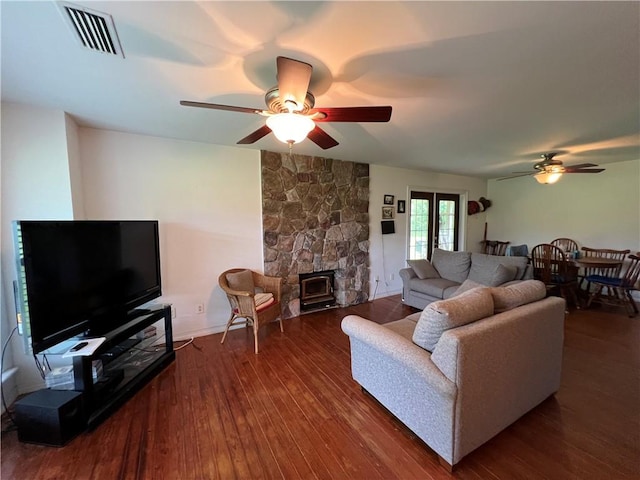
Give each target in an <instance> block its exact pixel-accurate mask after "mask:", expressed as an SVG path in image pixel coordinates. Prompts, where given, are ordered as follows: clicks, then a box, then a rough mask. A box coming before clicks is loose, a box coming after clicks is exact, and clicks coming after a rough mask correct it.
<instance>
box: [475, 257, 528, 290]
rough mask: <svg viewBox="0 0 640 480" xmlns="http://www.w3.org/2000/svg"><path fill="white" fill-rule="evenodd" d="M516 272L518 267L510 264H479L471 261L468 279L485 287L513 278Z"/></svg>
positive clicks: (500, 283) (494, 285)
mask: <svg viewBox="0 0 640 480" xmlns="http://www.w3.org/2000/svg"><path fill="white" fill-rule="evenodd" d="M517 273H518V269H517V268H516V267H515V266H511V265H503V264H502V263H494V264H484V265H482V264H480V265H479V264H478V263H477V262H472V263H471V270H469V280H473V281H474V282H478V283H481V284H482V285H486V286H487V287H497V286H498V285H502V284H503V283H506V282H510V281H511V280H513V279H515V278H516V274H517Z"/></svg>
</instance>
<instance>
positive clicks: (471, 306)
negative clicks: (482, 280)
mask: <svg viewBox="0 0 640 480" xmlns="http://www.w3.org/2000/svg"><path fill="white" fill-rule="evenodd" d="M490 315H493V296H492V295H491V290H490V289H489V288H474V289H472V290H469V291H467V292H464V293H462V294H460V295H458V296H456V297H453V298H449V299H448V300H439V301H437V302H433V303H430V304H429V305H427V307H426V308H425V309H424V310H423V312H422V315H420V319H419V320H418V323H417V324H416V328H415V331H414V332H413V337H412V339H413V343H415V344H416V345H418V346H420V347H422V348H424V349H425V350H428V351H429V352H432V351H433V349H434V348H435V346H436V344H437V343H438V340H440V337H441V336H442V334H443V333H444V332H445V331H447V330H449V329H452V328H456V327H460V326H462V325H466V324H468V323H472V322H475V321H477V320H480V319H481V318H485V317H488V316H490Z"/></svg>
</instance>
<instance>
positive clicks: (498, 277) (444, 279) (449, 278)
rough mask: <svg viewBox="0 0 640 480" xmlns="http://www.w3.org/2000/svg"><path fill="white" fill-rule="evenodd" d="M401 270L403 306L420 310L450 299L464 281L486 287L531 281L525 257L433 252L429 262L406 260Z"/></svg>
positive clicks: (445, 251)
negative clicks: (433, 303) (405, 266)
mask: <svg viewBox="0 0 640 480" xmlns="http://www.w3.org/2000/svg"><path fill="white" fill-rule="evenodd" d="M407 263H408V264H409V267H408V268H403V269H401V270H400V278H401V279H402V302H403V303H405V304H406V305H409V306H411V307H414V308H419V309H420V310H422V309H423V308H424V307H426V306H427V305H428V304H430V303H431V302H435V301H437V300H443V299H447V298H449V297H451V296H452V295H453V294H454V293H455V292H456V291H457V290H458V287H460V285H461V284H462V283H463V282H464V281H465V280H467V279H469V280H473V281H474V282H476V283H480V284H482V285H486V286H489V287H497V286H499V285H505V284H506V285H508V284H509V283H514V282H518V281H520V280H529V279H532V278H533V270H532V269H531V266H530V265H528V259H527V257H503V256H497V255H486V254H484V253H476V252H473V253H472V252H449V251H447V250H440V249H438V248H436V249H435V250H434V251H433V254H432V255H431V261H428V260H407Z"/></svg>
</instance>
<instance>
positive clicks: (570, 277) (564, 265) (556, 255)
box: [531, 243, 580, 308]
mask: <svg viewBox="0 0 640 480" xmlns="http://www.w3.org/2000/svg"><path fill="white" fill-rule="evenodd" d="M531 263H532V265H533V276H534V278H535V279H537V280H540V281H542V282H544V284H545V285H546V286H547V291H548V292H551V291H553V290H556V289H557V290H559V291H560V292H559V293H560V296H561V297H562V298H564V299H565V300H568V299H567V297H569V298H570V299H571V300H572V301H573V303H574V305H575V306H576V308H580V303H579V302H578V295H577V290H578V267H577V266H576V265H574V264H573V263H572V262H571V261H570V260H568V259H567V257H566V256H565V254H564V251H563V250H561V249H560V248H559V247H556V246H555V245H551V244H549V243H543V244H540V245H536V246H535V247H533V249H532V250H531Z"/></svg>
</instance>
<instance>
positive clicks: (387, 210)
mask: <svg viewBox="0 0 640 480" xmlns="http://www.w3.org/2000/svg"><path fill="white" fill-rule="evenodd" d="M392 218H393V207H382V219H383V220H391V219H392Z"/></svg>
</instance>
